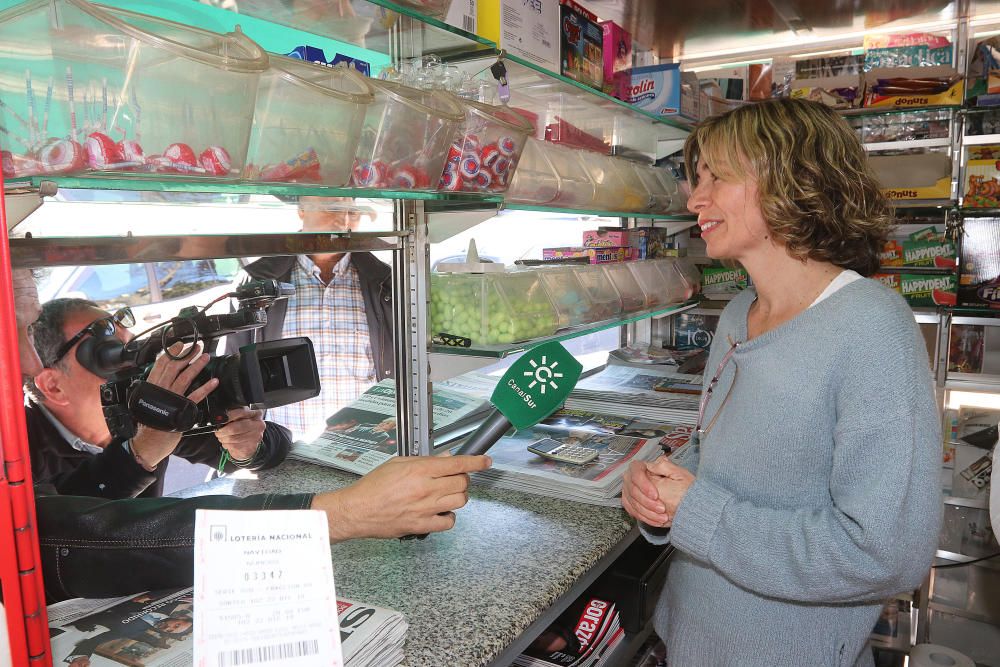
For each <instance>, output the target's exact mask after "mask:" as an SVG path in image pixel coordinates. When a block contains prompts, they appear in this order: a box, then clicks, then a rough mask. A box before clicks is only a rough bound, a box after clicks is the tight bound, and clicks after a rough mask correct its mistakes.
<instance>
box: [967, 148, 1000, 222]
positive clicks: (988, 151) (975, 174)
mask: <svg viewBox="0 0 1000 667" xmlns="http://www.w3.org/2000/svg"><path fill="white" fill-rule="evenodd" d="M998 165H1000V146H996V145H989V146H971V147H969V159H968V161H967V162H966V167H965V193H964V196H963V199H962V205H963V206H966V207H971V208H1000V167H998Z"/></svg>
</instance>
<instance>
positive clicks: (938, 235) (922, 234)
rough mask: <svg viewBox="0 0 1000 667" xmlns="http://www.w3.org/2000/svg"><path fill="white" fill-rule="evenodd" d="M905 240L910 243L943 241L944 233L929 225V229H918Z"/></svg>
mask: <svg viewBox="0 0 1000 667" xmlns="http://www.w3.org/2000/svg"><path fill="white" fill-rule="evenodd" d="M907 238H909V239H910V240H911V241H944V232H942V231H939V230H938V228H937V227H935V226H934V225H931V226H930V227H924V228H923V229H918V230H917V231H915V232H913V233H912V234H910V235H909V236H908V237H907Z"/></svg>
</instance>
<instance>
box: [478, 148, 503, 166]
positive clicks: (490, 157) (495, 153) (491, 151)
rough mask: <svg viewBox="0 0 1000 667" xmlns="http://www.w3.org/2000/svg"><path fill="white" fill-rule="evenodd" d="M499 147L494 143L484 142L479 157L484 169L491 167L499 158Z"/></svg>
mask: <svg viewBox="0 0 1000 667" xmlns="http://www.w3.org/2000/svg"><path fill="white" fill-rule="evenodd" d="M500 157H501V155H500V148H499V147H498V146H497V145H496V144H486V145H485V146H483V152H482V153H480V155H479V159H480V162H481V163H482V165H483V167H484V168H485V169H493V165H495V164H496V163H497V161H498V160H499V159H500Z"/></svg>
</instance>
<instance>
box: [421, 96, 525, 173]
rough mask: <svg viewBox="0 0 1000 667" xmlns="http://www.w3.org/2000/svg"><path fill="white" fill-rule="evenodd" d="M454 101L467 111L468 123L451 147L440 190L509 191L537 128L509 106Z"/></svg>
mask: <svg viewBox="0 0 1000 667" xmlns="http://www.w3.org/2000/svg"><path fill="white" fill-rule="evenodd" d="M453 99H455V100H456V101H458V103H459V104H461V105H462V107H463V108H464V109H465V122H464V123H462V127H461V129H460V130H459V132H457V133H456V135H455V140H454V141H453V142H452V143H451V145H450V146H449V148H448V159H447V162H446V163H445V165H444V169H443V170H442V171H441V178H440V182H439V183H438V190H442V191H448V192H453V191H458V190H464V191H469V192H506V191H507V186H508V185H510V181H511V179H512V178H513V176H514V170H515V169H517V162H518V160H519V159H520V158H521V150H522V149H523V148H524V142H525V141H526V140H527V139H528V135H530V134H531V133H532V132H533V131H534V128H533V127H532V126H531V123H529V122H528V121H527V120H525V119H524V118H523V117H522V116H520V115H518V114H517V113H516V112H514V111H512V110H510V109H508V108H506V107H499V106H493V105H491V104H482V103H481V102H473V101H471V100H463V99H461V98H458V97H453Z"/></svg>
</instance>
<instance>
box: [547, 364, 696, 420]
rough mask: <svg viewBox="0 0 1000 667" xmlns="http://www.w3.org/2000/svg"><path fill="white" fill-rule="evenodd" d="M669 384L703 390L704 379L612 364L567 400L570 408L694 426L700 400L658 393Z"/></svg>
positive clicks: (590, 378) (690, 396) (688, 396)
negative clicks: (662, 385)
mask: <svg viewBox="0 0 1000 667" xmlns="http://www.w3.org/2000/svg"><path fill="white" fill-rule="evenodd" d="M667 381H670V382H679V383H683V384H691V385H696V386H699V387H700V385H701V381H702V376H701V375H691V374H687V373H679V372H674V371H670V370H667V369H666V368H664V367H660V368H651V367H649V366H645V367H636V366H620V365H609V366H607V367H606V368H605V369H604V370H602V371H601V372H600V373H596V374H594V375H591V376H590V377H587V378H586V379H584V380H582V381H580V382H579V383H578V384H577V386H576V388H575V389H574V390H573V393H571V394H570V396H569V398H568V399H567V400H566V407H568V408H576V409H580V410H590V411H593V412H602V413H610V414H615V415H619V416H622V417H633V418H641V419H646V420H649V421H654V422H665V423H671V424H694V423H695V422H696V421H697V419H698V399H699V397H698V396H695V395H693V394H692V395H684V394H678V393H666V392H661V391H656V387H657V386H658V385H660V384H661V383H663V382H667Z"/></svg>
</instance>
